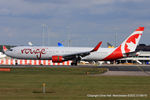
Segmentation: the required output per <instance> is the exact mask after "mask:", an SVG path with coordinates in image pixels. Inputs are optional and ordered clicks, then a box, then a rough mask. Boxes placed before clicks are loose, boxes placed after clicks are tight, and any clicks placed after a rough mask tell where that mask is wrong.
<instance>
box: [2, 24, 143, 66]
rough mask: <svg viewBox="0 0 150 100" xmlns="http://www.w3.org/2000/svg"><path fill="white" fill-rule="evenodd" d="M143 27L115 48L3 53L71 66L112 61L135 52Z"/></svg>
mask: <svg viewBox="0 0 150 100" xmlns="http://www.w3.org/2000/svg"><path fill="white" fill-rule="evenodd" d="M143 31H144V27H139V28H138V29H136V30H135V31H134V32H133V33H132V34H131V35H130V36H129V37H128V38H126V39H125V40H124V41H123V43H122V44H121V45H120V46H118V47H117V48H99V47H100V46H101V44H102V42H99V43H98V44H97V45H96V46H95V48H90V47H61V48H60V47H47V46H32V47H31V46H18V47H14V48H10V49H7V48H6V47H5V46H3V51H4V53H5V54H6V55H7V56H10V57H13V58H17V59H41V60H52V62H64V61H68V60H72V63H71V65H77V63H78V62H79V61H113V60H116V59H120V58H123V57H128V55H129V54H130V53H131V54H132V53H134V52H135V49H136V47H137V45H138V43H139V40H140V38H141V36H142V34H143Z"/></svg>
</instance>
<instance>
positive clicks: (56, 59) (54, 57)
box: [52, 56, 64, 62]
mask: <svg viewBox="0 0 150 100" xmlns="http://www.w3.org/2000/svg"><path fill="white" fill-rule="evenodd" d="M63 61H64V58H63V57H62V56H52V62H63Z"/></svg>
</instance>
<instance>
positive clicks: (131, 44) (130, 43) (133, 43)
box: [122, 27, 144, 53]
mask: <svg viewBox="0 0 150 100" xmlns="http://www.w3.org/2000/svg"><path fill="white" fill-rule="evenodd" d="M143 31H144V27H139V28H138V29H136V31H134V32H133V33H132V34H131V35H130V36H129V37H128V38H127V39H126V40H125V41H124V42H123V43H122V53H129V52H134V51H135V49H136V47H137V45H138V43H139V40H140V38H141V36H142V33H143Z"/></svg>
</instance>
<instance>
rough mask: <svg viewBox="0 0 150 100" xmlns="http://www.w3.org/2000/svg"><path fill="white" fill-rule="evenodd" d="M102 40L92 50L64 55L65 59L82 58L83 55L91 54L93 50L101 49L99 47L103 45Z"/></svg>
mask: <svg viewBox="0 0 150 100" xmlns="http://www.w3.org/2000/svg"><path fill="white" fill-rule="evenodd" d="M101 44H102V41H101V42H99V43H98V44H97V45H96V46H95V48H94V49H92V50H91V51H87V52H79V53H74V54H68V55H63V58H64V59H65V60H72V59H79V60H81V58H82V57H85V56H87V55H89V54H90V53H91V52H95V51H97V50H98V49H99V47H100V46H101Z"/></svg>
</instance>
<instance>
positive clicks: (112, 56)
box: [103, 45, 123, 61]
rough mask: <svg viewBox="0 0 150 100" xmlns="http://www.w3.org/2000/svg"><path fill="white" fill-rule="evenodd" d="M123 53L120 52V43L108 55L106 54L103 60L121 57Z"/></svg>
mask: <svg viewBox="0 0 150 100" xmlns="http://www.w3.org/2000/svg"><path fill="white" fill-rule="evenodd" d="M122 57H123V54H122V52H121V45H120V46H119V47H118V48H117V49H116V50H115V51H113V52H112V53H111V54H110V55H108V56H107V57H106V58H104V59H103V60H106V61H107V60H115V59H119V58H122Z"/></svg>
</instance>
